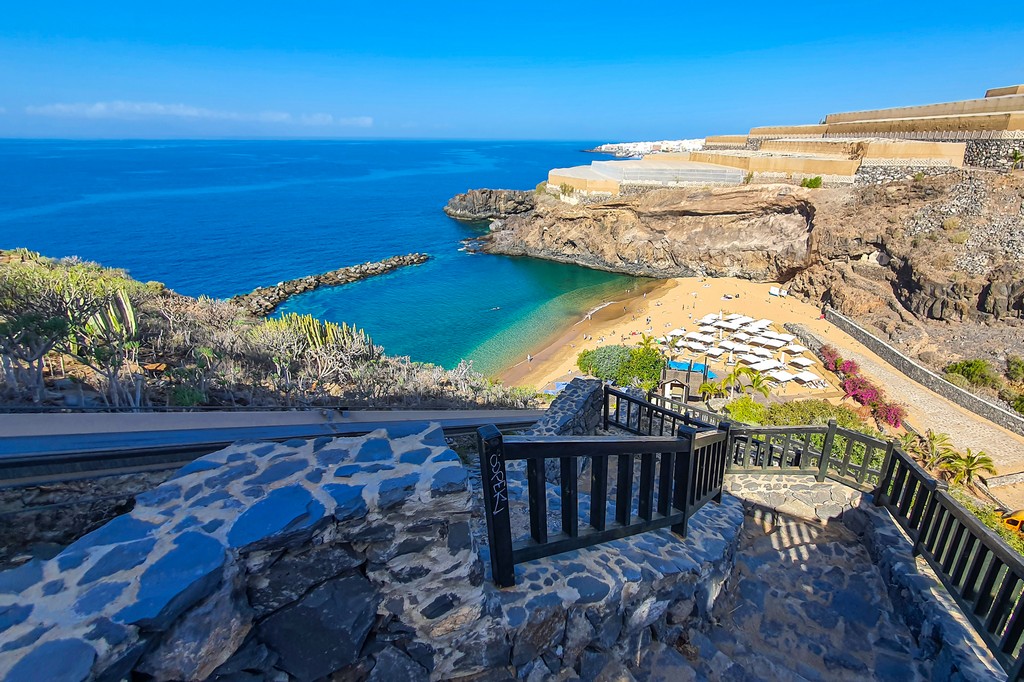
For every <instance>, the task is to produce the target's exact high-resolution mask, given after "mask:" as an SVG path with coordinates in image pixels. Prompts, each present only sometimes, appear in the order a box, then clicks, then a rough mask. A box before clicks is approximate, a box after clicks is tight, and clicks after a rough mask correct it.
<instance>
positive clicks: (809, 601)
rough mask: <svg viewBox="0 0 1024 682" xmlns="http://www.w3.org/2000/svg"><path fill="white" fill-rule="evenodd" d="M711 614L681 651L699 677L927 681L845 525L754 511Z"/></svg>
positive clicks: (868, 561)
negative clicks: (703, 628) (710, 619)
mask: <svg viewBox="0 0 1024 682" xmlns="http://www.w3.org/2000/svg"><path fill="white" fill-rule="evenodd" d="M713 616H714V618H713V625H712V626H710V628H708V629H707V631H705V632H700V631H697V630H690V631H689V633H688V639H689V642H688V644H684V645H682V646H681V647H680V648H681V650H682V652H683V653H684V654H685V655H686V657H687V658H688V659H689V660H690V662H691V665H693V666H694V668H695V669H696V673H697V675H696V678H695V679H697V680H704V679H706V680H711V681H718V680H737V681H739V680H798V681H799V680H811V681H817V680H822V681H824V680H828V681H832V680H900V681H901V682H911V681H913V680H927V679H930V665H929V663H928V662H927V661H921V660H916V659H915V645H914V643H913V641H912V639H911V638H910V636H909V635H908V634H907V632H906V628H905V627H904V626H903V624H902V622H900V620H899V617H898V616H896V615H895V614H894V613H893V609H892V605H891V603H890V602H889V598H888V596H887V594H886V590H885V585H884V584H883V583H882V580H881V578H880V577H879V574H878V572H877V570H876V569H875V567H874V566H873V564H872V562H871V559H870V557H869V555H868V553H867V550H866V549H865V548H864V546H863V545H862V544H861V543H860V541H859V540H858V539H857V537H856V536H855V535H854V534H853V533H851V532H850V531H849V530H848V529H846V528H845V527H844V526H843V525H842V524H841V523H831V524H829V525H827V526H821V525H818V524H814V523H808V522H805V521H802V520H799V519H794V518H792V517H785V516H778V515H773V516H772V518H771V520H770V521H769V520H767V519H760V520H759V519H756V518H750V517H748V518H747V519H746V522H745V525H744V529H743V535H742V538H741V541H740V550H739V553H738V555H737V557H736V567H735V569H734V570H733V574H732V577H731V578H730V581H729V586H728V588H727V593H726V594H725V595H723V596H722V597H721V598H720V599H719V600H718V602H717V603H716V604H715V609H714V612H713ZM652 672H654V671H652Z"/></svg>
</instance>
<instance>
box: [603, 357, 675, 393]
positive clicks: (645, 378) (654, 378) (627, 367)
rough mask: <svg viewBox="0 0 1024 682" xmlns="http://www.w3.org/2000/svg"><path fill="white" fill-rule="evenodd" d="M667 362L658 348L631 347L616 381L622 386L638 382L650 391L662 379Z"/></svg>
mask: <svg viewBox="0 0 1024 682" xmlns="http://www.w3.org/2000/svg"><path fill="white" fill-rule="evenodd" d="M665 362H666V361H665V358H664V357H663V356H662V355H661V353H660V352H659V351H658V349H657V348H631V349H630V351H629V357H628V358H627V359H626V362H624V363H623V364H622V365H621V366H620V367H619V373H618V375H617V376H616V378H615V382H616V383H617V384H618V385H620V386H629V385H631V384H636V385H637V386H639V387H640V388H642V389H644V390H645V391H650V390H651V389H653V388H654V387H655V386H657V385H658V382H659V381H660V380H661V370H662V369H663V368H664V367H665Z"/></svg>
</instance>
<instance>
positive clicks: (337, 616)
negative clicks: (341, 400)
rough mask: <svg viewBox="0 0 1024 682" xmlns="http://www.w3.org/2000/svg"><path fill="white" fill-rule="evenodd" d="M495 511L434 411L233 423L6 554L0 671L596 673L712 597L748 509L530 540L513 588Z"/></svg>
mask: <svg viewBox="0 0 1024 682" xmlns="http://www.w3.org/2000/svg"><path fill="white" fill-rule="evenodd" d="M585 385H586V382H582V383H581V384H578V386H581V387H582V386H585ZM581 395H582V394H581ZM581 399H582V398H581ZM589 400H590V399H589V398H586V399H584V404H585V405H586V404H589ZM584 423H586V422H585V421H584ZM510 488H511V486H510ZM516 490H517V491H518V492H517V494H516V496H513V494H512V491H511V489H510V498H512V500H513V503H514V504H516V505H520V506H521V505H522V504H524V503H525V498H524V497H522V495H523V494H525V491H524V490H523V487H522V486H519V487H517V488H516ZM549 493H550V494H551V495H553V496H554V497H556V498H557V494H558V490H557V487H553V486H550V487H549ZM480 514H481V511H480V508H479V506H478V505H476V504H474V503H473V498H472V496H471V493H470V490H469V487H468V477H467V471H466V469H465V468H464V467H463V465H462V464H461V462H460V461H459V459H458V457H457V456H456V455H455V453H454V452H452V451H451V450H450V449H449V448H448V447H447V445H446V441H445V439H444V436H443V432H442V431H441V429H440V426H439V425H437V424H415V425H404V426H401V427H390V428H388V429H386V430H385V429H380V430H378V431H375V432H372V433H370V434H368V435H366V436H362V437H353V438H336V439H332V438H318V439H315V440H292V441H288V442H285V443H262V442H248V443H238V444H235V445H233V446H231V447H229V448H226V449H224V450H222V451H219V452H216V453H213V454H211V455H207V456H205V457H202V458H199V459H197V460H195V461H194V462H192V463H190V464H188V465H186V466H185V467H183V468H182V469H181V470H180V471H178V472H177V474H176V475H175V476H174V477H173V478H172V479H170V480H168V481H167V482H165V483H163V484H162V485H160V486H158V487H156V488H155V489H153V490H151V491H150V492H147V493H144V494H142V495H139V496H138V498H137V503H136V506H135V508H134V509H133V510H132V511H131V512H130V513H128V514H125V515H123V516H119V517H117V518H116V519H114V520H113V521H111V522H109V523H107V524H106V525H104V526H102V527H101V528H99V529H97V530H96V531H94V532H92V533H89V534H87V535H85V536H84V537H82V538H80V539H79V540H77V541H76V542H74V543H72V544H71V545H70V546H69V547H67V548H66V549H64V550H63V551H62V552H61V553H60V554H58V555H57V556H56V557H54V558H53V559H50V560H47V561H40V560H34V561H31V562H29V563H27V564H24V565H22V566H20V567H19V568H16V569H13V570H9V571H6V572H3V573H0V651H2V652H3V655H2V656H0V678H2V679H4V680H7V681H8V682H19V681H21V680H33V681H34V680H40V679H46V680H75V681H77V680H86V679H97V678H99V679H122V678H125V677H131V676H133V675H134V676H143V677H144V676H149V678H155V679H179V680H202V679H210V680H217V681H223V682H226V681H228V680H232V681H237V680H252V681H258V680H282V681H283V680H307V679H317V678H321V677H327V676H332V679H344V680H374V681H377V680H386V681H387V682H394V681H395V680H403V681H404V680H427V679H434V680H441V679H444V680H448V679H458V678H462V677H473V676H476V675H478V674H481V673H484V672H488V674H490V675H496V676H499V677H500V676H502V675H505V676H507V677H516V676H518V677H520V678H525V679H531V680H534V679H544V678H546V677H547V676H549V675H551V674H552V673H555V672H559V671H562V670H566V671H568V670H575V671H576V672H578V673H580V674H583V675H584V677H586V678H588V679H593V678H595V677H597V676H598V675H600V674H601V673H602V671H603V670H606V669H607V670H618V669H620V668H622V666H623V665H624V664H628V662H630V661H639V660H641V658H643V657H644V656H645V655H648V656H649V654H650V652H651V651H652V650H653V649H652V647H653V648H657V647H661V648H664V645H663V644H661V643H664V642H667V643H669V644H673V643H674V642H675V641H676V640H677V639H678V638H679V636H680V635H681V633H682V632H683V631H684V630H685V628H687V627H689V626H691V625H693V624H694V622H697V621H699V620H700V619H702V618H705V617H707V614H708V613H709V612H710V609H711V607H712V605H713V603H714V600H715V598H716V597H717V596H718V594H719V592H720V590H721V589H722V586H723V584H724V582H725V580H726V578H727V576H728V575H729V573H730V571H731V568H732V563H731V562H732V556H733V552H734V549H735V547H736V543H737V542H738V535H739V529H740V527H741V525H742V516H743V515H742V507H741V506H740V504H739V502H738V501H737V500H735V498H731V497H726V498H725V499H724V500H723V502H722V504H721V505H715V504H710V505H707V506H706V507H705V508H704V509H702V510H701V511H700V512H698V513H697V514H696V515H695V516H694V517H693V518H691V519H690V521H689V540H687V541H685V542H684V541H682V540H681V539H679V538H677V537H676V536H674V535H672V534H671V533H670V532H669V531H667V530H664V531H655V532H651V533H646V534H642V535H638V536H634V537H630V538H624V539H621V540H617V541H614V542H611V543H607V544H604V545H602V546H600V547H596V548H592V549H589V550H585V551H575V552H569V553H565V554H562V555H559V556H556V557H551V558H548V559H541V560H537V561H531V562H529V563H527V564H523V565H520V566H519V567H517V571H516V573H517V580H518V583H519V584H518V586H516V587H514V588H509V589H504V590H499V589H497V588H495V587H494V586H493V584H492V583H491V582H490V581H488V580H487V579H486V575H487V561H486V560H487V557H488V554H487V550H486V547H478V546H477V540H476V538H477V537H478V535H477V532H476V529H477V528H479V526H480V521H481V519H480ZM656 644H657V647H656V646H655V645H656Z"/></svg>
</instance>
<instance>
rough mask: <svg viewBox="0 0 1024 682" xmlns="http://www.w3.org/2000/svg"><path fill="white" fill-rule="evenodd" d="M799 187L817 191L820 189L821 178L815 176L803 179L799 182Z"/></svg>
mask: <svg viewBox="0 0 1024 682" xmlns="http://www.w3.org/2000/svg"><path fill="white" fill-rule="evenodd" d="M800 186H801V187H809V188H811V189H818V188H819V187H821V176H820V175H815V176H814V177H813V178H804V179H803V180H801V181H800Z"/></svg>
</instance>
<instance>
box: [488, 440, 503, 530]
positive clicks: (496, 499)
mask: <svg viewBox="0 0 1024 682" xmlns="http://www.w3.org/2000/svg"><path fill="white" fill-rule="evenodd" d="M487 463H488V465H489V466H490V469H491V472H490V477H491V480H490V486H491V501H492V502H493V505H492V509H491V515H492V516H493V515H497V514H500V513H501V512H503V511H505V510H506V509H508V487H507V486H506V484H505V467H504V462H502V461H501V456H500V454H499V453H497V452H492V453H491V454H490V457H488V459H487Z"/></svg>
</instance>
